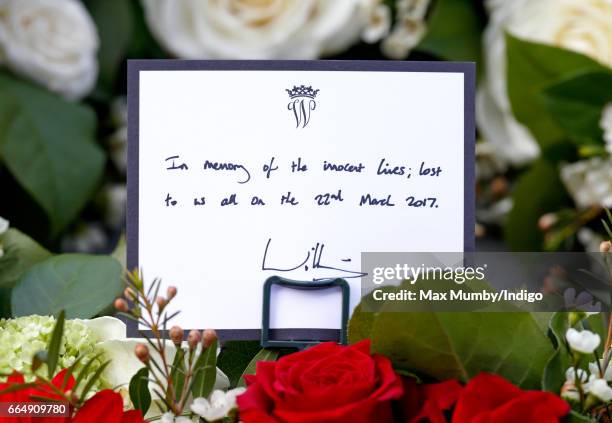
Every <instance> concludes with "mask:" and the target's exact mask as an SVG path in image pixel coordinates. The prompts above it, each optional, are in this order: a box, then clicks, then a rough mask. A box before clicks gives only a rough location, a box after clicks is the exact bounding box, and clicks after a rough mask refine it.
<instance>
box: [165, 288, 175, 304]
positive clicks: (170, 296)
mask: <svg viewBox="0 0 612 423" xmlns="http://www.w3.org/2000/svg"><path fill="white" fill-rule="evenodd" d="M166 297H168V301H170V300H171V299H173V298H174V297H176V286H169V287H168V289H167V290H166Z"/></svg>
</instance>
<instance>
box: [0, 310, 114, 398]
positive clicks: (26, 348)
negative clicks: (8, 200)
mask: <svg viewBox="0 0 612 423" xmlns="http://www.w3.org/2000/svg"><path fill="white" fill-rule="evenodd" d="M54 325H55V318H54V317H51V316H36V315H33V316H25V317H18V318H15V319H0V373H2V374H9V373H12V372H13V371H18V372H20V373H22V374H23V375H24V377H25V379H26V381H32V380H34V375H33V374H32V371H31V368H30V367H31V362H32V357H33V356H34V354H35V353H37V352H38V351H41V350H45V349H46V348H47V345H48V343H49V339H50V338H51V333H52V332H53V327H54ZM63 341H64V342H63V344H62V345H61V347H60V357H59V363H58V369H57V371H58V372H59V370H61V369H63V368H66V367H69V366H71V365H72V364H73V363H74V361H75V360H76V359H77V357H79V356H81V355H82V356H84V358H83V359H82V360H81V363H80V364H79V366H77V368H76V370H77V373H78V371H80V370H81V369H82V368H83V365H84V364H85V363H87V362H88V361H90V360H91V359H92V358H93V356H94V355H95V354H97V353H98V350H97V349H96V347H95V346H96V343H97V341H98V339H97V337H96V336H95V335H94V332H93V331H92V329H91V328H89V327H88V326H87V325H86V324H85V323H84V322H83V321H81V320H67V321H66V324H65V326H64V337H63ZM102 360H103V357H99V358H97V359H96V360H95V361H94V362H93V363H92V364H91V365H90V366H89V368H88V372H87V376H89V375H92V374H93V373H94V372H95V371H96V370H97V369H98V368H99V367H100V364H101V363H102ZM39 371H41V372H43V373H45V372H46V369H45V365H43V366H42V368H41V369H40V370H39ZM1 380H3V379H2V378H0V381H1ZM95 388H96V389H102V388H110V386H108V385H107V384H106V382H105V380H104V378H102V379H100V380H99V381H98V382H97V386H95Z"/></svg>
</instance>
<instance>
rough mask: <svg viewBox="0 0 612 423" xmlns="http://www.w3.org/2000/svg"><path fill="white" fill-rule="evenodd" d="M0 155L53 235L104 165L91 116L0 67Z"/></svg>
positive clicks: (88, 191)
mask: <svg viewBox="0 0 612 423" xmlns="http://www.w3.org/2000/svg"><path fill="white" fill-rule="evenodd" d="M0 92H2V96H0V157H1V160H2V162H3V163H4V165H5V166H6V168H7V169H8V171H9V172H10V173H11V174H12V175H13V177H14V178H15V180H16V181H17V182H18V183H19V184H20V185H21V186H22V187H23V188H24V189H25V190H26V191H27V192H28V193H29V194H30V195H31V196H32V198H33V199H34V200H35V201H36V202H37V203H38V204H39V205H40V206H41V207H42V208H43V209H44V210H45V213H46V214H47V216H48V218H49V222H50V228H51V231H50V232H51V235H52V236H56V235H58V234H59V233H60V232H61V231H62V230H63V229H64V228H65V227H66V226H67V225H68V224H69V223H70V222H71V221H72V220H73V219H74V218H75V217H76V215H77V214H78V213H79V211H80V210H81V209H82V208H83V206H84V205H85V203H86V202H87V200H88V199H89V198H90V196H91V195H92V194H93V192H94V190H95V188H96V186H97V184H98V182H99V180H100V177H101V176H102V171H103V167H104V153H103V151H102V150H101V149H100V147H98V146H97V144H96V143H95V138H94V135H95V129H96V116H95V114H94V112H93V111H92V110H91V109H90V108H88V107H87V106H84V105H82V104H76V103H71V102H68V101H65V100H63V99H61V98H60V97H59V96H57V95H55V94H51V93H49V92H47V91H45V90H44V89H42V88H39V87H37V86H34V85H32V84H29V83H26V82H22V81H19V80H17V79H15V78H13V77H11V76H9V75H7V74H6V73H0Z"/></svg>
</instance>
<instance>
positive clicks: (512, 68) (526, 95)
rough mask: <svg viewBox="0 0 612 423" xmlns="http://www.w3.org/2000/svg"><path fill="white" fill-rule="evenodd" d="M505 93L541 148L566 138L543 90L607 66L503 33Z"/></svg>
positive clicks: (516, 115)
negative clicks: (505, 76)
mask: <svg viewBox="0 0 612 423" xmlns="http://www.w3.org/2000/svg"><path fill="white" fill-rule="evenodd" d="M506 52H507V59H508V66H507V80H508V96H509V99H510V103H511V105H512V110H513V112H514V116H515V117H516V118H517V120H518V121H519V122H521V123H522V124H524V125H525V126H527V128H529V130H530V131H531V133H532V134H533V136H534V137H535V138H536V140H537V141H538V144H539V145H540V147H541V149H542V151H546V150H547V149H548V148H550V147H552V146H554V145H555V144H558V143H562V142H564V141H565V133H564V131H563V129H562V128H561V127H560V126H559V124H558V123H557V122H556V121H555V120H554V119H553V118H552V116H550V114H549V113H548V110H547V105H546V101H545V96H544V95H542V93H543V90H544V89H546V88H547V87H549V86H551V84H554V83H557V82H560V81H562V80H563V79H566V78H568V77H571V76H575V75H578V74H581V73H585V72H602V71H604V72H605V71H606V68H605V67H604V66H602V65H600V64H599V63H597V62H596V61H594V60H592V59H590V58H588V57H587V56H584V55H581V54H578V53H574V52H571V51H569V50H564V49H561V48H557V47H552V46H548V45H544V44H538V43H532V42H528V41H524V40H520V39H518V38H516V37H513V36H511V35H507V36H506Z"/></svg>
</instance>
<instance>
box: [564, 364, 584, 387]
mask: <svg viewBox="0 0 612 423" xmlns="http://www.w3.org/2000/svg"><path fill="white" fill-rule="evenodd" d="M578 376H579V378H580V381H581V382H582V383H585V382H586V381H587V380H589V376H588V375H587V372H586V371H584V370H583V369H578ZM565 379H566V380H567V381H568V382H572V383H574V382H576V370H575V369H574V368H573V367H570V368H568V369H567V370H566V371H565Z"/></svg>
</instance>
